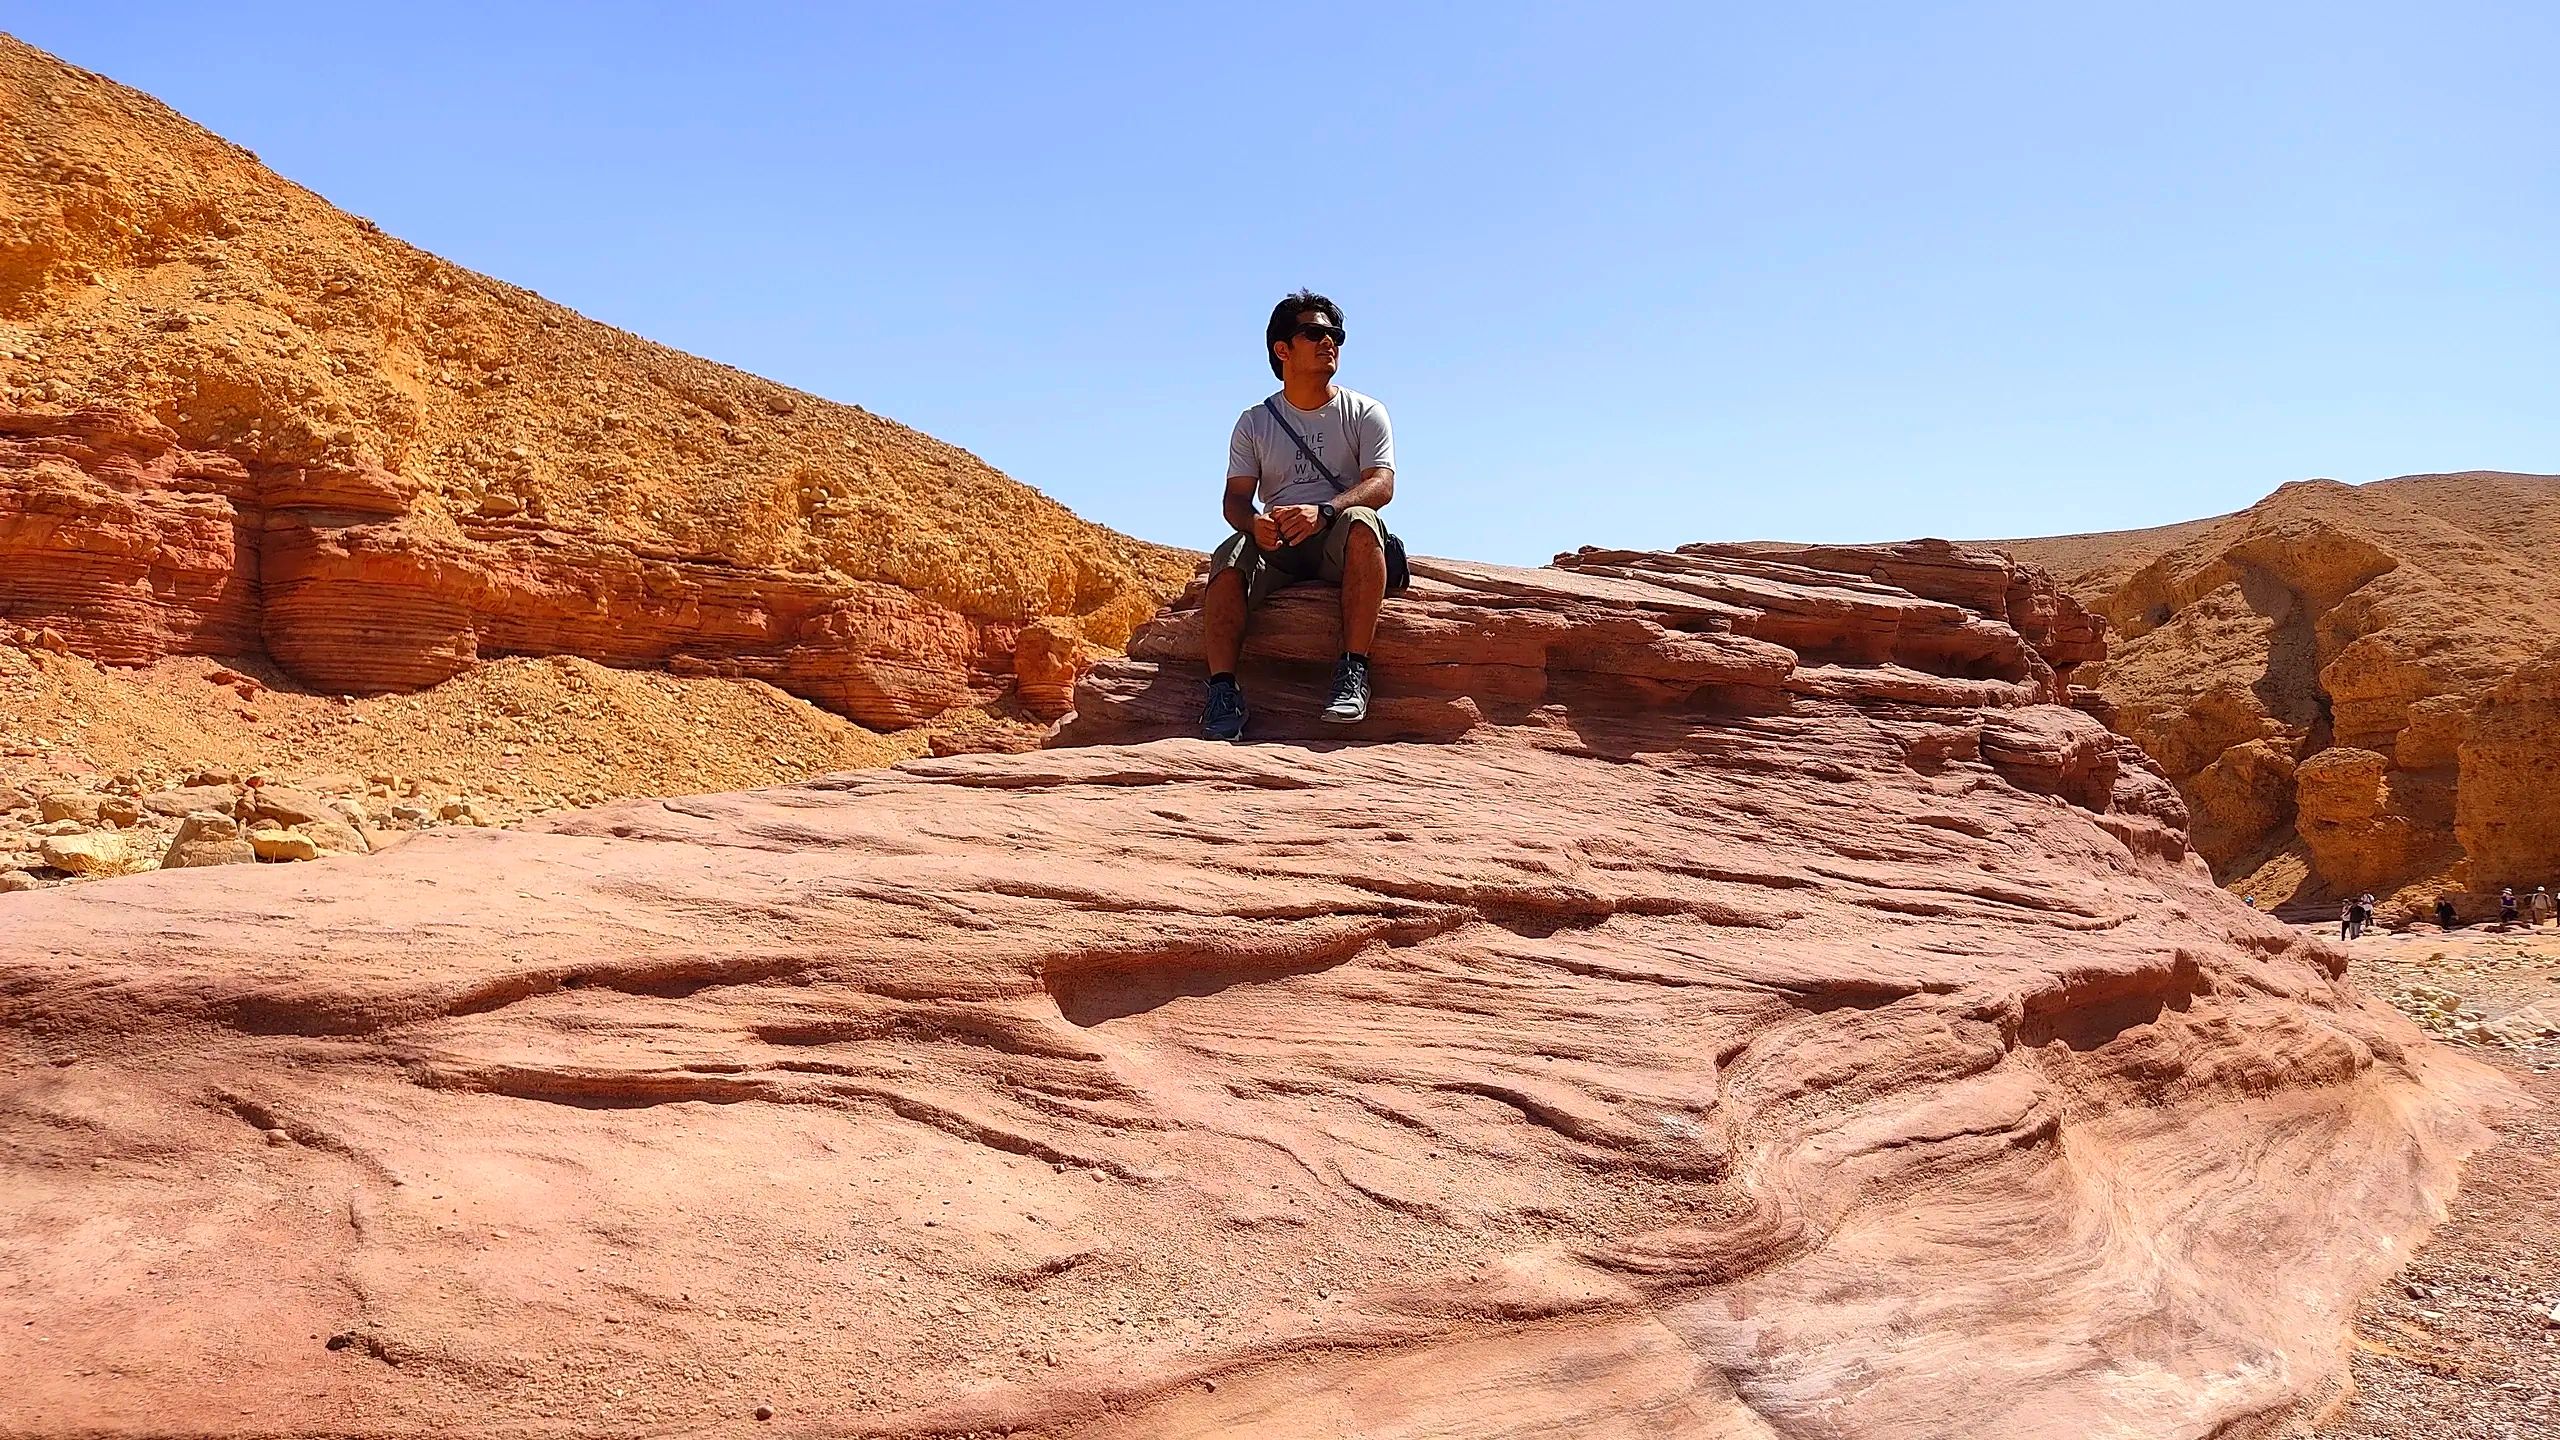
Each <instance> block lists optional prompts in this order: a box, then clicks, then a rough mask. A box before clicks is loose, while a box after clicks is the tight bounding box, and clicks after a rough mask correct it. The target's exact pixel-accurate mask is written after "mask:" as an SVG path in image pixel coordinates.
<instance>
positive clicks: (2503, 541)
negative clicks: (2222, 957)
mask: <svg viewBox="0 0 2560 1440" xmlns="http://www.w3.org/2000/svg"><path fill="white" fill-rule="evenodd" d="M2554 534H2560V477H2553V476H2545V475H2508V474H2496V473H2487V472H2469V473H2464V474H2455V475H2411V476H2406V477H2403V478H2401V479H2397V480H2384V481H2378V482H2376V483H2374V484H2371V485H2361V486H2350V485H2341V484H2338V483H2336V482H2334V481H2327V480H2317V481H2308V482H2304V483H2301V484H2294V485H2287V486H2285V487H2283V488H2282V489H2280V490H2278V491H2276V492H2275V493H2274V494H2273V495H2270V496H2268V497H2267V498H2266V499H2265V500H2262V501H2260V502H2259V503H2257V504H2255V505H2252V506H2250V507H2249V508H2248V509H2246V510H2243V511H2241V512H2239V513H2238V514H2235V515H2226V516H2221V517H2219V518H2216V519H2212V520H2200V521H2194V522H2190V523H2188V524H2184V525H2173V526H2167V527H2164V528H2161V529H2157V530H2135V531H2122V532H2117V533H2112V534H2104V535H2072V536H2063V537H2059V538H2054V539H2044V540H2009V541H2000V542H1998V543H1999V544H2000V545H2002V546H2003V547H2005V548H2007V549H2009V550H2011V551H2012V552H2013V553H2015V554H2017V555H2018V556H2020V557H2021V558H2022V559H2026V560H2029V561H2032V562H2035V563H2038V564H2042V565H2045V566H2049V567H2051V568H2052V569H2053V570H2054V571H2055V572H2056V573H2057V575H2058V576H2059V577H2060V578H2061V580H2062V581H2063V583H2064V585H2065V587H2066V588H2068V589H2069V590H2070V591H2071V593H2072V594H2073V595H2074V596H2076V597H2077V598H2078V599H2080V600H2081V601H2082V602H2083V603H2085V604H2086V605H2087V606H2088V607H2089V608H2090V609H2092V610H2094V611H2096V612H2097V613H2098V614H2100V615H2102V616H2104V617H2105V619H2106V621H2107V623H2108V625H2109V627H2110V629H2111V630H2112V632H2113V636H2114V639H2113V642H2112V650H2111V653H2110V654H2109V656H2108V658H2107V660H2106V662H2105V663H2104V664H2103V665H2095V666H2091V667H2088V669H2087V670H2086V671H2084V672H2083V674H2082V676H2081V683H2082V684H2084V685H2087V686H2090V687H2092V688H2093V689H2094V690H2095V691H2096V692H2097V693H2098V694H2099V695H2100V696H2102V697H2103V699H2104V701H2105V702H2106V703H2107V705H2109V706H2111V707H2112V714H2113V716H2114V720H2115V723H2116V724H2117V725H2118V726H2120V727H2121V728H2122V729H2123V730H2124V731H2125V733H2127V734H2129V735H2132V736H2133V737H2134V738H2136V739H2138V740H2139V741H2141V742H2142V745H2143V747H2144V748H2145V749H2146V750H2148V751H2149V752H2150V753H2151V754H2152V755H2153V756H2154V757H2155V758H2157V759H2158V760H2159V762H2160V763H2161V765H2162V766H2164V767H2165V768H2166V769H2167V770H2168V772H2169V774H2170V776H2171V777H2172V778H2173V779H2175V780H2176V781H2177V782H2178V788H2179V790H2180V791H2181V793H2183V794H2184V795H2185V796H2186V798H2187V801H2188V804H2189V805H2190V807H2191V808H2192V809H2193V811H2194V816H2195V829H2194V838H2195V844H2196V848H2197V849H2198V850H2199V851H2200V852H2202V853H2203V854H2204V856H2205V857H2206V859H2208V860H2209V861H2211V862H2212V864H2213V866H2214V869H2215V872H2216V873H2217V874H2218V875H2220V876H2222V877H2223V879H2224V880H2225V882H2226V883H2228V884H2229V885H2231V886H2232V888H2234V889H2241V890H2247V891H2250V892H2251V893H2255V894H2257V895H2258V896H2259V897H2260V899H2261V901H2262V903H2281V902H2284V901H2287V900H2301V901H2305V902H2310V901H2320V902H2330V903H2334V900H2335V898H2336V897H2337V896H2339V895H2341V894H2354V893H2357V892H2360V891H2366V890H2371V891H2375V892H2377V893H2381V892H2397V903H2396V904H2395V905H2393V906H2392V907H2390V908H2392V909H2394V910H2396V911H2399V912H2402V913H2407V912H2411V911H2416V910H2419V909H2424V908H2431V907H2432V905H2433V903H2434V898H2435V896H2436V894H2437V893H2438V892H2439V891H2440V890H2451V891H2457V892H2465V893H2463V895H2462V899H2461V906H2462V908H2463V909H2464V910H2465V911H2466V912H2467V913H2468V914H2469V915H2470V916H2471V917H2472V918H2477V917H2478V916H2479V915H2480V914H2482V913H2484V912H2488V911H2494V909H2495V897H2496V895H2497V892H2498V890H2499V888H2500V887H2502V886H2507V885H2513V886H2517V887H2519V889H2520V890H2529V889H2530V888H2531V887H2533V886H2535V885H2542V884H2549V883H2552V882H2553V881H2554V880H2555V878H2560V807H2554V806H2553V805H2551V804H2550V803H2549V791H2550V788H2551V777H2552V775H2553V774H2554V773H2560V770H2555V767H2560V633H2555V626H2560V550H2555V549H2554V548H2553V546H2552V545H2551V544H2550V543H2548V537H2550V536H2552V535H2554Z"/></svg>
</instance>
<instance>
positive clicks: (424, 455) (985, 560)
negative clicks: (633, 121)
mask: <svg viewBox="0 0 2560 1440" xmlns="http://www.w3.org/2000/svg"><path fill="white" fill-rule="evenodd" d="M1188 565H1189V561H1188V558H1187V557H1184V556H1181V555H1179V554H1177V553H1175V552H1170V551H1166V550H1163V549H1160V548H1159V547H1154V546H1149V545H1144V544H1141V543H1139V542H1136V541H1132V540H1129V539H1127V538H1125V537H1122V536H1119V535H1115V534H1113V533H1112V532H1110V531H1107V530H1104V529H1101V528H1100V527H1097V526H1094V525H1090V524H1087V523H1085V522H1083V521H1080V520H1078V519H1077V518H1076V517H1075V516H1073V515H1071V514H1069V513H1068V512H1067V511H1066V510H1064V509H1063V508H1061V507H1059V506H1058V505H1056V504H1054V503H1052V502H1050V501H1048V500H1046V499H1044V498H1042V497H1041V496H1040V495H1038V494H1037V493H1036V492H1033V491H1032V490H1030V489H1028V488H1027V487H1025V486H1022V485H1019V484H1016V483H1015V482H1013V481H1011V480H1008V479H1006V478H1005V477H1004V476H1002V475H1000V474H998V473H997V472H996V471H994V470H992V469H990V468H989V467H988V466H986V465H985V464H983V463H981V462H980V461H978V460H977V459H976V458H974V457H972V456H970V455H968V454H966V453H965V452H963V451H960V450H957V449H955V448H953V447H951V446H948V445H944V444H942V443H940V442H938V441H935V440H933V439H931V438H930V437H927V436H924V435H920V434H917V433H916V432H914V431H911V430H908V429H905V428H904V427H902V426H899V425H896V424H894V423H891V422H889V421H886V420H882V419H880V418H878V417H876V416H873V415H870V414H867V413H865V412H864V411H862V410H860V409H858V408H855V407H850V406H844V405H837V404H832V403H829V402H827V401H824V400H820V399H817V398H816V397H814V396H810V395H806V394H801V393H799V392H795V391H792V390H789V389H786V388H784V387H782V386H779V385H774V384H771V383H769V382H766V381H763V380H759V379H756V378H755V377H753V376H749V375H744V374H740V373H739V372H737V371H734V370H730V369H727V368H725V367H722V366H718V365H714V364H710V363H708V362H705V361H702V360H697V359H694V358H692V357H690V356H685V355H681V354H677V353H675V352H673V351H670V350H666V349H663V348H661V347H658V346H655V345H650V344H648V343H646V342H644V341H641V340H638V339H635V338H634V337H632V336H629V335H626V334H623V333H621V332H618V331H615V330H612V329H609V328H607V327H605V326H602V325H598V324H596V323H594V322H592V321H589V320H586V319H584V318H582V317H580V316H578V315H576V314H574V313H572V312H570V311H568V310H565V309H562V308H561V307H559V306H557V305H553V304H550V303H549V302H546V301H544V300H542V299H541V298H540V297H538V296H535V295H532V294H529V293H527V292H525V291H522V290H518V289H515V288H513V287H511V286H507V285H504V284H501V283H499V282H497V281H494V280H490V279H488V278H486V277H484V276H480V275H475V274H472V273H470V272H468V271H465V270H461V269H458V268H456V267H454V266H451V265H448V264H446V263H444V262H443V261H441V260H438V259H437V258H435V257H434V256H432V255H427V254H425V253H423V252H420V251H418V250H415V249H412V248H410V247H409V246H406V245H403V244H401V243H400V242H398V241H396V240H392V239H389V238H387V237H385V236H383V235H382V234H380V233H379V232H378V231H377V230H376V229H375V228H374V227H373V226H371V225H369V224H368V223H366V222H364V221H362V220H359V219H356V218H355V217H353V216H349V215H346V214H343V213H341V212H339V211H337V210H335V209H333V208H332V207H330V206H329V205H328V204H327V203H326V202H324V201H322V200H321V199H319V198H318V197H317V196H314V195H311V194H309V193H308V192H305V191H303V190H300V189H298V188H296V187H294V186H292V185H290V184H288V183H286V182H285V181H283V180H281V179H279V178H278V177H276V176H275V175H274V174H272V173H271V172H269V171H267V170H266V169H265V168H264V167H262V166H260V165H259V164H258V163H257V162H256V160H255V159H254V158H253V157H250V156H249V155H247V154H246V152H243V151H241V150H239V149H237V148H236V147H233V146H231V145H229V144H227V143H225V142H224V141H222V140H220V139H219V138H217V137H215V136H213V135H210V134H207V133H206V132H204V131H203V130H200V129H198V128H197V127H195V126H193V125H190V124H188V123H187V122H186V121H184V120H182V119H180V118H179V117H178V116H176V115H174V114H172V113H170V112H169V111H168V110H167V109H166V108H164V107H162V106H160V105H159V104H157V103H156V102H154V101H152V100H151V99H150V98H149V97H147V96H143V95H139V94H136V93H135V92H133V91H130V90H126V89H124V88H123V87H121V86H117V85H115V84H113V83H112V82H109V81H106V80H103V79H101V78H99V77H96V76H92V75H88V74H86V73H85V72H81V71H77V70H74V69H72V68H71V67H68V66H64V65H62V64H60V63H58V62H56V61H54V60H52V59H51V58H50V57H48V56H45V55H43V54H42V53H41V52H38V51H34V50H31V49H29V48H27V47H26V46H24V45H21V44H19V43H17V42H16V41H13V40H9V39H7V38H5V37H0V625H5V624H12V623H14V624H15V625H17V626H23V627H26V628H28V629H32V630H51V631H54V632H56V633H58V634H59V635H60V636H62V637H63V639H64V641H65V642H66V644H67V645H68V647H69V648H70V649H72V650H74V651H76V652H77V653H81V654H84V655H88V656H91V657H93V658H98V659H103V660H109V661H113V662H116V663H125V664H139V663H147V662H149V661H152V660H156V659H159V658H161V657H163V656H166V655H171V654H194V653H202V654H215V655H228V654H251V653H256V652H257V651H258V650H259V649H261V648H262V647H263V649H264V650H265V651H266V652H267V653H268V654H269V655H271V656H272V657H273V658H274V659H275V660H276V661H277V662H278V663H280V664H282V665H284V666H285V667H286V668H288V669H289V670H291V671H292V672H294V673H295V674H296V675H298V676H300V677H301V678H302V679H304V680H305V681H307V682H308V683H309V684H311V685H313V686H315V687H318V688H322V689H327V690H337V691H349V692H358V691H361V692H372V691H383V690H404V689H412V688H416V687H420V686H424V685H430V684H434V683H436V682H438V681H441V680H444V679H447V678H450V677H451V676H453V675H455V674H456V673H458V672H459V671H461V670H462V669H464V668H466V667H468V666H470V665H471V664H473V663H474V662H475V661H477V660H479V659H482V658H486V657H495V656H502V655H529V654H530V655H540V654H574V655H581V656H585V657H588V658H590V659H595V660H599V661H603V662H605V663H607V664H612V665H618V666H626V667H664V668H668V669H673V670H678V671H682V672H685V673H699V674H737V675H748V676H754V677H756V678H760V679H764V680H768V681H770V682H771V683H773V684H775V685H778V686H780V687H782V688H784V689H787V690H791V691H793V692H794V693H796V694H799V695H802V696H804V697H806V698H808V699H810V700H813V701H816V702H817V703H819V704H822V705H825V706H827V707H829V708H831V709H835V710H838V711H840V712H842V713H844V714H846V715H849V716H851V717H853V718H855V719H857V720H860V721H862V722H864V723H866V724H870V725H873V726H880V727H891V726H904V725H908V724H912V723H915V722H916V721H918V720H921V719H925V718H928V717H930V716H932V715H934V714H936V713H938V712H940V711H942V710H944V709H946V708H948V707H951V706H953V705H956V704H960V703H964V702H967V701H973V700H975V701H983V700H988V699H992V698H994V697H995V696H997V695H999V694H1000V693H1002V692H1003V691H1005V690H1006V689H1008V688H1010V687H1011V685H1012V683H1013V679H1014V674H1013V671H1014V659H1015V656H1014V649H1013V644H1014V640H1015V637H1016V636H1017V635H1018V634H1019V633H1020V632H1021V630H1022V627H1023V626H1025V625H1027V624H1030V623H1032V622H1034V621H1038V620H1042V619H1043V618H1044V617H1046V618H1047V619H1048V620H1049V621H1050V623H1051V625H1052V626H1053V627H1056V626H1064V627H1066V628H1067V629H1068V630H1069V631H1071V632H1072V638H1077V639H1080V640H1082V641H1089V642H1091V643H1094V644H1098V645H1103V646H1116V645H1118V644H1119V643H1121V642H1122V641H1123V640H1124V639H1125V638H1126V637H1127V635H1128V632H1129V629H1130V627H1131V626H1133V625H1134V624H1136V623H1137V622H1138V621H1139V620H1140V619H1142V618H1144V617H1145V616H1146V615H1147V614H1148V613H1149V612H1150V611H1152V610H1153V609H1154V608H1155V606H1156V604H1157V603H1158V601H1159V599H1160V597H1161V596H1162V595H1164V594H1167V593H1170V592H1171V590H1173V589H1174V588H1176V587H1178V585H1179V584H1180V580H1181V576H1182V574H1183V573H1184V572H1185V571H1186V570H1187V569H1188ZM1056 639H1057V637H1056V636H1055V635H1051V636H1050V637H1049V638H1047V639H1044V641H1043V642H1042V648H1041V649H1040V652H1039V659H1038V660H1037V661H1036V662H1035V663H1036V664H1037V665H1039V666H1043V667H1047V668H1044V669H1042V671H1041V678H1040V680H1039V681H1038V682H1036V683H1037V686H1038V687H1040V689H1041V693H1042V694H1043V695H1046V696H1049V697H1051V698H1052V699H1053V700H1054V697H1055V695H1056V692H1057V686H1058V684H1059V680H1058V677H1057V675H1056V673H1055V664H1056V656H1057V654H1058V652H1059V651H1060V649H1061V647H1060V646H1059V645H1058V644H1057V643H1055V641H1056Z"/></svg>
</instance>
